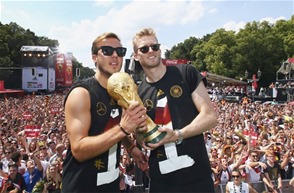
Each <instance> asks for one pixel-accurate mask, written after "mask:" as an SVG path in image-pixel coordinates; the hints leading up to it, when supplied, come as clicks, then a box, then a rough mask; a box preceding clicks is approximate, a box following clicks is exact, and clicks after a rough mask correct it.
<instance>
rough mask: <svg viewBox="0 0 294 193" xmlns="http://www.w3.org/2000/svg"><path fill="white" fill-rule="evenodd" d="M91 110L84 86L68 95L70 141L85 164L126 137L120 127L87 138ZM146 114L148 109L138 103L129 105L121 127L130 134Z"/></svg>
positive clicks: (74, 150) (67, 117)
mask: <svg viewBox="0 0 294 193" xmlns="http://www.w3.org/2000/svg"><path fill="white" fill-rule="evenodd" d="M90 107H91V103H90V96H89V92H88V91H87V90H86V89H85V88H81V87H78V88H75V89H74V90H73V91H72V92H71V93H70V94H69V96H68V99H67V101H66V104H65V121H66V129H67V133H68V138H69V140H70V144H71V150H72V153H73V156H74V157H75V158H76V159H77V160H78V161H85V160H87V159H90V158H93V157H95V156H97V155H100V154H102V153H104V152H106V151H107V150H108V149H110V148H111V147H112V146H113V145H114V144H116V143H118V142H119V141H121V140H122V139H123V138H124V137H125V136H126V134H125V133H123V132H122V131H121V129H120V127H119V126H118V125H117V126H114V127H113V128H111V129H109V130H108V131H106V132H104V133H102V134H100V135H96V136H88V132H89V129H90V125H91V112H90ZM145 114H146V110H145V108H144V107H141V106H139V103H135V104H134V105H130V107H129V108H128V109H127V110H125V111H124V113H123V116H122V119H121V121H120V125H121V126H122V127H123V128H124V129H125V130H126V131H127V132H128V133H131V132H133V131H134V130H135V128H137V126H138V125H139V124H140V123H141V122H143V121H145V120H146V116H143V115H145Z"/></svg>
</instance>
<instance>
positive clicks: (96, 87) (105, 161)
mask: <svg viewBox="0 0 294 193" xmlns="http://www.w3.org/2000/svg"><path fill="white" fill-rule="evenodd" d="M76 87H84V88H85V89H87V90H88V91H89V94H90V100H91V121H92V122H91V126H90V130H89V136H94V135H99V134H101V133H103V132H104V131H105V130H107V129H110V128H112V127H113V126H114V125H116V124H118V123H119V120H120V117H121V108H120V107H119V106H118V105H117V103H116V102H115V101H114V100H113V99H111V97H110V96H109V95H108V93H107V90H106V89H105V88H103V87H102V86H101V85H100V84H99V82H98V81H97V80H96V79H95V78H94V77H91V78H88V79H85V80H82V81H79V82H77V83H75V84H74V85H73V86H72V88H71V89H70V91H69V93H70V92H71V91H72V90H73V89H74V88H76ZM69 93H68V94H67V95H66V97H65V102H66V100H67V97H68V95H69ZM114 115H116V116H114ZM120 149H121V148H120V143H118V144H117V146H116V149H115V150H114V155H115V152H116V155H115V156H114V157H111V159H110V157H109V151H107V152H105V153H103V154H101V155H99V156H97V157H95V158H92V159H90V160H86V161H83V162H78V161H77V160H76V159H75V158H74V157H73V154H72V152H71V148H70V147H69V149H68V151H67V155H66V158H65V160H64V163H63V175H62V192H64V193H69V192H71V193H72V192H119V178H118V176H117V177H116V179H115V180H114V181H111V182H108V183H105V184H102V185H100V183H98V181H100V180H101V178H105V176H104V177H101V176H103V174H106V172H113V170H114V169H115V170H116V169H118V166H119V160H120V159H119V158H120ZM115 159H116V161H115ZM110 162H112V163H113V162H114V166H111V167H110V165H109V163H110ZM115 174H116V173H115ZM102 180H103V179H102ZM98 184H99V185H98Z"/></svg>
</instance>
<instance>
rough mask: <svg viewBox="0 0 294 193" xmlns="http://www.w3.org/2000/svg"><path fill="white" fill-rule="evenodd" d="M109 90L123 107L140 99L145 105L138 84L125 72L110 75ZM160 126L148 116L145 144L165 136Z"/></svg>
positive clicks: (155, 141) (144, 136)
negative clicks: (159, 129)
mask: <svg viewBox="0 0 294 193" xmlns="http://www.w3.org/2000/svg"><path fill="white" fill-rule="evenodd" d="M107 92H108V94H109V95H110V96H111V97H112V98H114V99H115V100H117V103H118V104H119V105H120V106H121V107H123V108H128V107H129V106H130V103H131V101H139V103H140V104H141V105H142V106H144V105H143V102H142V100H141V99H140V97H139V95H138V93H137V85H136V84H135V82H134V80H133V78H132V77H131V76H130V75H129V74H127V73H125V72H116V73H114V74H112V75H111V76H110V78H109V79H108V82H107ZM158 127H159V126H158V125H156V124H155V123H154V122H153V121H152V119H151V118H150V117H148V118H147V130H146V131H145V132H144V133H143V138H144V140H145V144H148V143H152V144H155V143H158V142H159V141H160V140H162V139H163V138H164V136H165V135H166V133H165V132H160V131H158Z"/></svg>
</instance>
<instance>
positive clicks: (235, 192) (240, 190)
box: [233, 182, 242, 193]
mask: <svg viewBox="0 0 294 193" xmlns="http://www.w3.org/2000/svg"><path fill="white" fill-rule="evenodd" d="M233 187H234V193H237V191H236V187H235V184H234V183H233ZM239 192H240V193H242V182H241V183H240V189H239Z"/></svg>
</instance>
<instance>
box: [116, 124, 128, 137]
mask: <svg viewBox="0 0 294 193" xmlns="http://www.w3.org/2000/svg"><path fill="white" fill-rule="evenodd" d="M118 126H119V128H120V130H121V131H122V132H123V133H124V134H126V135H130V133H128V132H126V130H125V129H124V128H123V127H122V126H121V125H120V124H118Z"/></svg>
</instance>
